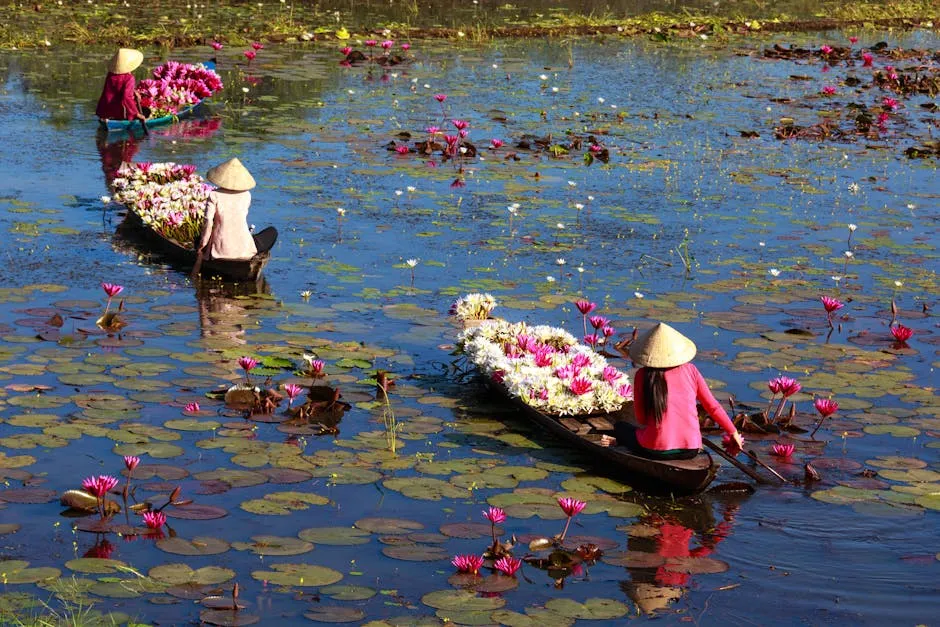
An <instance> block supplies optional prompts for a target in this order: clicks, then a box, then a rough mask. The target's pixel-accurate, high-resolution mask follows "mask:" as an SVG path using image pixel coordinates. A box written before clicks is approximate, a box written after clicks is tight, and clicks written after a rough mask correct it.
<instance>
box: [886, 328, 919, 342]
mask: <svg viewBox="0 0 940 627" xmlns="http://www.w3.org/2000/svg"><path fill="white" fill-rule="evenodd" d="M891 335H893V336H894V339H895V340H897V341H898V343H900V344H904V343H905V342H907V341H908V340H909V339H911V336H913V335H914V329H911V328H910V327H906V326H904V325H903V324H896V325H894V326H892V327H891Z"/></svg>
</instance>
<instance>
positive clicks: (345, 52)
mask: <svg viewBox="0 0 940 627" xmlns="http://www.w3.org/2000/svg"><path fill="white" fill-rule="evenodd" d="M339 51H340V52H342V53H343V56H344V57H348V56H349V55H350V54H351V53H352V51H353V49H352V48H350V47H349V46H343V47H342V48H340V49H339Z"/></svg>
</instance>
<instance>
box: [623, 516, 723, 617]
mask: <svg viewBox="0 0 940 627" xmlns="http://www.w3.org/2000/svg"><path fill="white" fill-rule="evenodd" d="M737 509H738V504H737V503H735V502H732V501H730V500H729V501H727V502H725V503H724V504H723V505H722V519H723V520H722V521H721V522H720V523H718V524H715V518H714V515H713V513H712V503H711V501H710V500H708V499H706V500H705V502H703V503H695V504H691V503H690V504H688V505H685V506H682V507H680V508H679V509H677V510H671V511H669V510H667V511H666V512H664V513H661V514H660V513H650V514H647V515H645V516H642V517H641V518H640V520H639V524H638V525H637V526H636V529H635V533H631V535H630V538H629V539H628V540H627V549H628V550H629V551H631V552H634V551H636V552H640V553H647V554H649V555H650V566H631V567H628V568H627V570H628V571H629V572H630V580H629V581H624V582H622V583H621V584H620V587H621V588H622V589H623V590H624V592H626V593H627V596H629V597H630V599H631V600H632V601H633V602H634V603H636V605H637V607H638V608H640V610H641V611H643V612H645V613H647V614H652V613H654V612H656V611H658V610H663V609H666V608H667V607H669V605H670V604H672V603H673V602H675V601H677V600H678V599H680V598H682V595H684V594H685V591H686V589H687V587H688V585H689V584H690V582H691V578H692V575H690V574H688V572H683V571H686V570H688V567H689V566H690V565H691V564H694V561H693V562H691V563H690V561H689V560H690V559H694V558H703V557H706V556H708V555H711V553H712V552H713V551H714V550H715V547H716V546H718V544H719V543H720V542H721V541H722V540H724V539H725V538H727V537H728V536H729V535H730V534H731V529H732V525H733V523H734V514H735V512H736V511H737ZM628 533H629V531H628ZM696 539H697V540H698V542H697V546H694V545H695V544H696ZM670 565H672V566H673V568H672V569H670ZM693 570H694V568H693Z"/></svg>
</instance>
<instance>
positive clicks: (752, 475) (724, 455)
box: [702, 438, 773, 485]
mask: <svg viewBox="0 0 940 627" xmlns="http://www.w3.org/2000/svg"><path fill="white" fill-rule="evenodd" d="M702 444H704V445H705V446H707V447H708V448H710V449H711V450H713V451H715V452H716V453H718V455H719V456H721V457H722V458H724V459H725V460H726V461H727V462H728V463H730V464H731V465H732V466H734V467H735V468H737V469H738V470H740V471H741V472H743V473H744V474H746V475H747V476H748V477H750V478H751V479H753V480H754V481H756V482H757V483H760V484H763V485H767V484H770V483H773V482H772V481H769V480H768V479H767V478H766V477H764V476H763V475H762V474H760V473H759V472H757V471H756V470H754V469H753V468H749V467H748V466H746V465H745V464H742V463H741V462H739V461H738V460H737V459H735V458H734V457H732V456H731V455H729V454H728V453H727V452H725V449H724V448H722V447H721V445H719V444H715V443H714V442H712V441H711V440H709V439H708V438H702Z"/></svg>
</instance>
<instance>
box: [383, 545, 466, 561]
mask: <svg viewBox="0 0 940 627" xmlns="http://www.w3.org/2000/svg"><path fill="white" fill-rule="evenodd" d="M382 554H383V555H385V556H386V557H391V558H392V559H396V560H404V561H407V562H435V561H438V560H444V559H447V558H448V557H450V553H449V552H447V551H446V550H445V549H444V548H443V547H439V546H427V545H423V544H403V545H400V546H387V547H385V548H383V549H382Z"/></svg>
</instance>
